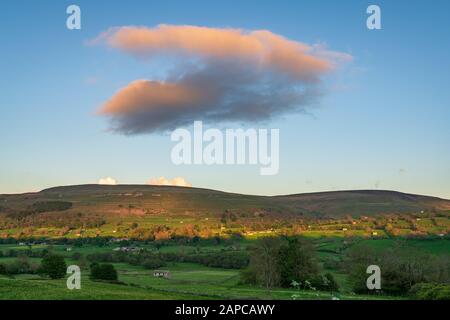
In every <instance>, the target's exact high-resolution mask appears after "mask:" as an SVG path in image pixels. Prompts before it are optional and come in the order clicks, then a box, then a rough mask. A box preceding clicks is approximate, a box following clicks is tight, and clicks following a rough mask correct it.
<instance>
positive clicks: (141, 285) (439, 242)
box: [0, 237, 450, 300]
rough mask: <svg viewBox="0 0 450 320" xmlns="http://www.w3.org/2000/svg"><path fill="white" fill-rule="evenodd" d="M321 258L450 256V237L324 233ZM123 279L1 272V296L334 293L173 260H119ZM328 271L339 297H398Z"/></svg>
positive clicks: (209, 248) (206, 248)
mask: <svg viewBox="0 0 450 320" xmlns="http://www.w3.org/2000/svg"><path fill="white" fill-rule="evenodd" d="M241 242H242V243H240V246H239V247H240V250H245V247H246V246H248V245H249V244H251V241H250V240H242V241H241ZM314 244H315V247H316V251H317V257H318V259H319V261H320V263H321V264H322V266H325V265H326V264H325V262H326V261H330V260H333V261H339V260H340V259H342V257H343V254H344V253H345V250H347V249H348V248H350V247H351V246H358V245H369V246H371V247H373V248H375V249H376V250H385V249H387V248H390V247H393V246H396V245H403V246H405V247H407V248H412V249H413V250H417V251H423V252H430V253H432V254H436V255H448V253H449V252H450V241H449V240H445V239H432V240H426V239H412V240H398V239H362V238H358V239H351V240H349V239H346V238H342V237H334V238H330V237H321V238H316V239H315V240H314ZM139 246H141V247H145V248H147V249H148V250H152V251H155V252H156V251H157V250H156V248H154V247H153V246H152V245H151V244H140V245H139ZM115 247H117V245H116V244H111V245H107V246H102V247H97V246H94V245H84V246H82V247H76V248H75V247H74V248H73V250H72V251H70V252H67V251H66V250H65V249H66V248H67V246H65V245H54V246H52V250H54V251H55V252H57V253H59V254H62V255H64V256H65V258H66V262H67V263H68V264H73V263H75V264H76V262H75V261H72V259H71V257H72V255H73V253H75V252H79V253H81V254H83V255H84V256H86V255H88V254H91V253H94V252H110V251H111V250H112V249H113V248H115ZM46 248H47V247H46V246H33V247H32V250H33V251H39V250H43V249H46ZM196 248H197V247H195V246H182V247H181V246H179V245H175V244H174V245H167V246H163V247H161V248H160V251H162V252H174V253H178V252H180V251H182V250H183V251H184V252H185V253H187V252H193V251H194V250H196ZM199 248H200V250H201V252H203V253H205V252H219V251H220V250H223V249H225V248H226V247H225V246H222V245H209V244H205V245H201V246H199ZM9 249H15V250H25V249H26V250H28V247H26V246H17V245H0V250H3V251H5V252H6V251H7V250H9ZM15 259H16V258H11V257H2V258H0V264H1V263H10V262H12V261H14V260H15ZM39 260H40V259H39V258H29V261H30V262H33V263H39ZM114 265H115V267H116V269H117V271H118V274H119V281H120V282H121V283H122V284H111V283H103V282H93V281H91V280H90V279H89V277H88V274H89V273H88V272H89V271H88V270H83V269H82V289H81V290H68V289H67V288H66V284H65V280H48V279H43V278H41V277H39V276H37V275H17V276H15V277H14V278H12V277H4V276H3V277H2V276H0V299H139V300H140V299H292V297H293V296H294V295H295V296H297V299H331V298H332V297H331V295H330V293H327V292H315V291H302V290H300V291H297V290H295V289H291V288H273V289H272V290H271V291H270V292H269V291H267V290H265V289H264V288H261V287H257V286H249V285H243V284H242V283H240V275H239V273H240V271H239V270H236V269H223V268H211V267H207V266H203V265H199V264H195V263H168V264H167V266H165V267H162V268H160V269H164V270H169V271H170V272H171V277H170V279H165V278H155V277H154V276H153V270H148V269H145V268H143V267H142V266H134V265H129V264H126V263H115V264H114ZM324 269H326V271H327V272H331V273H332V274H333V275H334V277H335V279H336V280H337V282H338V283H339V285H340V288H341V291H340V293H339V294H338V295H337V296H338V297H339V298H340V299H394V297H388V296H365V295H354V294H352V293H351V288H350V287H349V281H348V278H347V275H345V274H342V273H340V272H339V271H338V270H335V269H333V267H331V268H330V267H329V266H327V268H324Z"/></svg>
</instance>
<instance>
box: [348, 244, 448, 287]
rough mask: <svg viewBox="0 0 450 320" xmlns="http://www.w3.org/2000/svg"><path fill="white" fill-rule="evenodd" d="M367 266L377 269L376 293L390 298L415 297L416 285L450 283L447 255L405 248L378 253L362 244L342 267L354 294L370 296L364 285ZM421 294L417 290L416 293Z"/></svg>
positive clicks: (349, 253)
mask: <svg viewBox="0 0 450 320" xmlns="http://www.w3.org/2000/svg"><path fill="white" fill-rule="evenodd" d="M369 265H378V266H379V267H380V270H381V289H380V290H379V291H381V292H383V293H386V294H389V295H408V294H413V295H415V294H416V292H415V291H414V290H413V288H414V287H415V286H416V285H423V284H436V283H441V284H449V283H450V268H449V265H450V261H449V258H448V257H446V256H435V255H431V254H427V253H419V252H417V251H415V252H410V251H409V250H408V248H405V247H393V248H388V249H385V250H383V251H378V250H375V249H373V248H371V247H368V246H363V245H361V246H354V247H353V248H351V249H350V250H349V252H348V253H347V256H346V259H345V261H344V268H345V269H346V271H347V273H348V274H349V275H350V277H349V279H350V280H351V285H352V288H353V290H354V292H355V293H360V294H362V293H365V294H370V293H373V291H372V290H368V289H367V286H366V280H367V277H368V275H367V273H366V269H367V267H368V266H369ZM417 288H420V287H416V289H417ZM423 288H425V287H423ZM426 288H428V287H426ZM420 291H421V290H419V289H417V292H420Z"/></svg>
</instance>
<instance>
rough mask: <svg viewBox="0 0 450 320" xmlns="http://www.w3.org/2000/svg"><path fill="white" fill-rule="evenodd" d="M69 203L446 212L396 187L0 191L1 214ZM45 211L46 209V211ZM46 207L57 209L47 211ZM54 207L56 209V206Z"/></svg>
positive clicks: (117, 207) (276, 211)
mask: <svg viewBox="0 0 450 320" xmlns="http://www.w3.org/2000/svg"><path fill="white" fill-rule="evenodd" d="M51 201H60V202H70V203H71V204H72V207H71V208H70V209H69V211H71V212H73V211H89V212H95V213H99V214H105V215H106V214H111V215H114V214H119V215H126V214H134V215H141V214H167V215H170V214H182V213H186V212H190V213H198V214H199V215H201V214H213V213H216V214H220V213H222V212H223V211H224V210H237V211H244V212H245V211H249V212H251V213H254V212H258V211H264V212H266V213H268V214H271V215H275V216H277V215H280V216H296V215H306V216H313V217H316V218H320V217H327V218H329V217H337V218H338V217H342V216H347V215H350V216H354V217H359V216H375V215H384V214H407V213H419V212H421V211H425V212H426V211H428V212H430V211H432V212H440V211H447V210H450V200H446V199H441V198H437V197H428V196H421V195H414V194H407V193H401V192H396V191H383V190H350V191H330V192H317V193H303V194H292V195H282V196H254V195H242V194H235V193H227V192H222V191H216V190H209V189H201V188H185V187H172V186H150V185H116V186H109V185H94V184H91V185H76V186H64V187H54V188H50V189H45V190H42V191H40V192H36V193H25V194H14V195H0V213H8V212H19V211H27V210H30V208H33V205H34V204H36V203H42V202H51ZM44 211H45V210H44ZM48 211H55V210H52V209H49V210H48ZM56 211H57V210H56Z"/></svg>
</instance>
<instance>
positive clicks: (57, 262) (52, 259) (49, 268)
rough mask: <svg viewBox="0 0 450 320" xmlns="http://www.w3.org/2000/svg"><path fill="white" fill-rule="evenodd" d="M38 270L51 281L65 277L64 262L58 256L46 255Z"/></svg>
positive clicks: (65, 266)
mask: <svg viewBox="0 0 450 320" xmlns="http://www.w3.org/2000/svg"><path fill="white" fill-rule="evenodd" d="M39 270H40V272H41V273H43V274H46V275H48V276H49V277H50V278H52V279H61V278H63V277H64V276H65V275H66V270H67V265H66V261H64V258H63V257H62V256H60V255H57V254H48V255H46V256H45V257H44V258H43V259H42V262H41V266H40V268H39Z"/></svg>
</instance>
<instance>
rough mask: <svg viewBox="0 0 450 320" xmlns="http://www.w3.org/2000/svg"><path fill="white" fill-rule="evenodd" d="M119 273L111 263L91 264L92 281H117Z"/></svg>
mask: <svg viewBox="0 0 450 320" xmlns="http://www.w3.org/2000/svg"><path fill="white" fill-rule="evenodd" d="M117 278H118V277H117V271H116V269H115V268H114V266H113V265H112V264H110V263H95V262H94V263H93V264H91V279H92V280H106V281H117Z"/></svg>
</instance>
